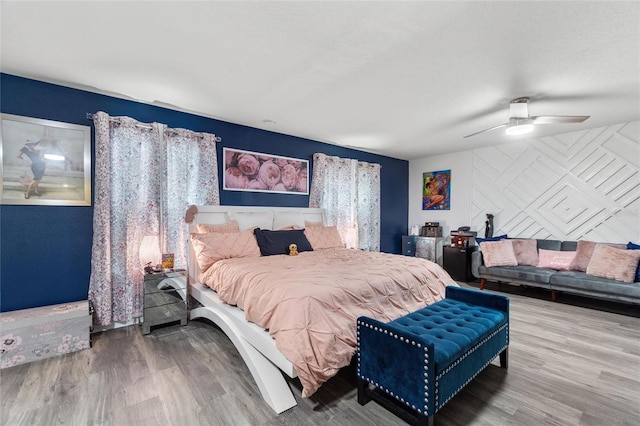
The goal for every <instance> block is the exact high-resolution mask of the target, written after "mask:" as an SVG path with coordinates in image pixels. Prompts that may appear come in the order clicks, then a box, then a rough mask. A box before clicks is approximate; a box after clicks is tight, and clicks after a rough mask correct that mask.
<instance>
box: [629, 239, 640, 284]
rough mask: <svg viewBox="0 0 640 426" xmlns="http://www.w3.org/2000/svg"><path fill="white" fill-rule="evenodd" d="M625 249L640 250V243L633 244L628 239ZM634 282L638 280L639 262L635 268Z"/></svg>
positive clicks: (639, 274) (639, 279)
mask: <svg viewBox="0 0 640 426" xmlns="http://www.w3.org/2000/svg"><path fill="white" fill-rule="evenodd" d="M627 250H640V245H638V244H633V243H632V242H631V241H629V244H627ZM636 282H640V263H638V269H636Z"/></svg>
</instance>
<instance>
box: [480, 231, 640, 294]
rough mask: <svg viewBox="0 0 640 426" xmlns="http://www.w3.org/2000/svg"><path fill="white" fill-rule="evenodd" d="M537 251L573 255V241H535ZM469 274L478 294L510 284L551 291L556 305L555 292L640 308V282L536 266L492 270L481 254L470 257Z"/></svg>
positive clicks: (495, 267) (575, 244) (503, 267)
mask: <svg viewBox="0 0 640 426" xmlns="http://www.w3.org/2000/svg"><path fill="white" fill-rule="evenodd" d="M537 245H538V249H546V250H566V251H574V250H576V247H577V242H576V241H558V240H537ZM471 256H472V257H471V272H472V274H473V276H474V277H476V278H478V279H479V280H480V290H483V289H484V286H485V284H486V282H487V280H489V281H497V282H509V283H516V284H520V285H525V286H529V287H540V288H545V289H548V290H550V291H551V299H552V300H553V301H554V302H555V300H556V296H557V292H564V293H573V294H578V295H581V296H587V297H593V298H598V299H606V300H612V301H616V302H623V303H631V304H640V282H635V283H624V282H621V281H615V280H609V279H606V278H600V277H596V276H593V275H588V274H586V273H585V272H578V271H556V270H554V269H547V268H538V267H536V266H524V265H519V266H493V267H490V268H489V267H486V266H485V265H484V262H483V259H482V252H480V251H475V252H473V253H472V255H471Z"/></svg>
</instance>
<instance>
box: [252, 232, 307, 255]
mask: <svg viewBox="0 0 640 426" xmlns="http://www.w3.org/2000/svg"><path fill="white" fill-rule="evenodd" d="M253 233H254V234H255V236H256V240H257V241H258V246H259V247H260V254H262V255H263V256H272V255H275V254H287V255H288V254H289V245H291V244H295V245H297V246H298V252H299V253H301V252H303V251H313V247H311V244H310V243H309V240H307V237H306V236H305V235H304V230H303V229H293V230H289V231H270V230H268V229H260V228H256V229H254V230H253Z"/></svg>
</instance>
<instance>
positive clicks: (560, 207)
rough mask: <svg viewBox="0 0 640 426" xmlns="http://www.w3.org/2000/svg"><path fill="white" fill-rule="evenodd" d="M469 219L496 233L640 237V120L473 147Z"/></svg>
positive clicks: (613, 239)
mask: <svg viewBox="0 0 640 426" xmlns="http://www.w3.org/2000/svg"><path fill="white" fill-rule="evenodd" d="M472 167H473V173H472V175H473V178H472V187H473V189H472V191H471V194H472V195H471V198H472V211H471V215H472V218H471V221H472V222H471V223H473V224H474V225H475V226H476V227H477V228H478V229H479V231H478V236H480V237H482V236H484V222H485V220H486V214H487V213H491V214H493V215H494V227H495V231H494V235H500V234H509V236H511V237H521V238H551V239H557V240H579V239H585V240H590V241H601V242H615V243H621V242H622V243H626V242H628V241H633V242H635V243H640V121H634V122H630V123H621V124H616V125H612V126H608V127H601V128H597V129H590V130H585V131H580V132H572V133H564V134H561V135H556V136H552V137H544V138H540V139H530V140H527V141H523V142H516V143H511V144H505V145H497V146H492V147H488V148H481V149H474V150H472Z"/></svg>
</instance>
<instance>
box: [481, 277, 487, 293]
mask: <svg viewBox="0 0 640 426" xmlns="http://www.w3.org/2000/svg"><path fill="white" fill-rule="evenodd" d="M485 284H487V279H486V278H480V290H484V286H485Z"/></svg>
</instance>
